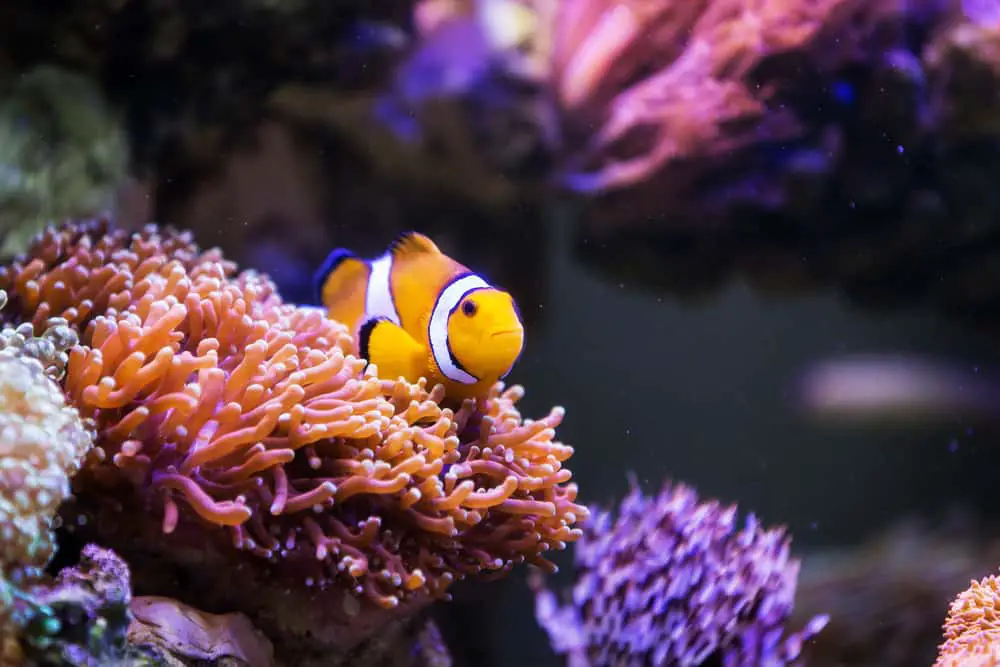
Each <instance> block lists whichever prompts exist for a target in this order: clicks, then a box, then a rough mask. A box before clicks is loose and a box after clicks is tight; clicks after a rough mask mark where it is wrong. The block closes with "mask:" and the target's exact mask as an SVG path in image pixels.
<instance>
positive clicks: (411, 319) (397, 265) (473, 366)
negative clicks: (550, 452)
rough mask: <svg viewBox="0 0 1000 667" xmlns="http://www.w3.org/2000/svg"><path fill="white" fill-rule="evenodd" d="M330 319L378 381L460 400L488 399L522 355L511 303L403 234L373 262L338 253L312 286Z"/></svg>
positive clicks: (421, 239)
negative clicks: (438, 390)
mask: <svg viewBox="0 0 1000 667" xmlns="http://www.w3.org/2000/svg"><path fill="white" fill-rule="evenodd" d="M315 285H316V290H317V292H318V297H319V301H320V302H321V303H322V304H323V306H324V307H325V308H326V309H327V313H328V315H329V316H330V317H331V318H333V319H335V320H338V321H340V322H343V323H344V324H346V325H347V326H348V327H349V328H350V330H351V332H352V333H353V334H354V337H355V341H356V345H357V352H358V354H359V355H360V356H361V357H362V358H363V359H365V360H367V361H368V362H369V363H372V364H375V366H376V367H377V369H378V374H379V377H382V378H392V379H395V378H399V377H402V378H404V379H406V380H407V381H409V382H416V381H417V380H418V379H419V378H421V377H426V378H427V380H428V381H429V386H434V385H435V384H438V383H440V384H442V385H444V388H445V395H446V396H448V397H449V398H453V399H456V400H462V399H465V398H478V397H481V396H483V395H485V394H486V393H487V392H488V391H489V389H490V388H491V387H492V386H493V385H494V384H496V382H497V381H498V380H501V379H503V378H504V377H506V376H507V374H508V373H509V372H510V370H511V368H513V366H514V364H515V363H516V362H517V360H518V358H519V357H520V356H521V350H522V349H523V347H524V326H523V324H522V323H521V316H520V313H519V312H518V309H517V305H516V304H515V303H514V298H513V297H512V296H511V295H510V294H509V293H508V292H505V291H503V290H501V289H498V288H496V287H494V286H493V285H491V284H490V283H489V282H487V281H486V280H485V279H484V278H483V277H482V276H480V275H478V274H476V273H474V272H472V271H471V270H469V269H468V268H466V267H465V266H463V265H462V264H459V263H458V262H456V261H455V260H453V259H452V258H450V257H448V256H447V255H445V254H444V253H443V252H441V250H440V249H438V247H437V245H435V244H434V242H433V241H431V240H430V239H429V238H427V237H426V236H424V235H423V234H419V233H417V232H408V233H405V234H403V235H402V236H400V237H399V238H398V239H397V240H396V241H394V242H393V243H392V244H390V246H389V248H388V250H387V251H386V252H385V253H384V254H383V255H381V256H380V257H378V258H376V259H362V258H361V257H359V256H358V255H356V254H355V253H353V252H351V251H349V250H345V249H343V248H337V249H336V250H334V251H333V252H331V253H330V255H329V257H327V259H326V261H325V262H324V263H323V265H322V266H321V267H320V270H319V271H318V272H317V274H316V279H315Z"/></svg>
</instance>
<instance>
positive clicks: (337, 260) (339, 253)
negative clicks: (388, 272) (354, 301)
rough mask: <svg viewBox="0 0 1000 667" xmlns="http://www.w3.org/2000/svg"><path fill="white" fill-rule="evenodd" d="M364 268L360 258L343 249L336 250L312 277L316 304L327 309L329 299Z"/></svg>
mask: <svg viewBox="0 0 1000 667" xmlns="http://www.w3.org/2000/svg"><path fill="white" fill-rule="evenodd" d="M364 267H365V263H364V261H363V260H362V259H361V258H360V257H358V256H357V255H355V254H354V253H353V252H351V251H350V250H346V249H344V248H337V249H336V250H334V251H333V252H331V253H330V254H329V255H327V257H326V259H325V260H324V261H323V264H322V265H320V267H319V269H318V270H317V271H316V275H315V276H314V277H313V291H314V296H315V299H316V301H317V303H319V304H321V305H324V306H327V307H329V305H330V304H329V303H328V301H329V299H330V297H331V296H332V295H335V294H337V293H338V292H339V291H340V288H341V287H342V286H343V285H344V284H345V283H346V282H347V281H348V280H350V279H351V278H353V277H354V276H355V274H356V272H357V271H359V270H363V269H364Z"/></svg>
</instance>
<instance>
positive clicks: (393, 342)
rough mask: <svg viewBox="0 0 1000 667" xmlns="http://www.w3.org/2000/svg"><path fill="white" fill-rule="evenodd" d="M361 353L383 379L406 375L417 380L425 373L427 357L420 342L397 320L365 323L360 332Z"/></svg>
mask: <svg viewBox="0 0 1000 667" xmlns="http://www.w3.org/2000/svg"><path fill="white" fill-rule="evenodd" d="M358 349H359V351H360V353H361V356H362V357H363V358H364V359H367V360H368V362H369V363H373V364H375V365H376V366H377V367H378V376H379V377H380V378H383V379H387V380H389V379H392V380H395V379H396V378H399V377H403V378H406V379H407V380H408V381H410V382H416V381H417V380H418V379H419V378H420V376H421V375H422V374H423V370H424V369H423V364H422V361H423V359H424V358H425V357H426V355H425V354H424V351H423V348H422V347H421V346H420V343H418V342H417V341H415V340H413V337H412V336H410V334H408V333H406V331H405V330H404V329H403V328H402V327H400V326H399V325H398V324H396V323H395V322H392V321H390V320H387V319H384V318H373V319H371V320H368V321H367V322H365V323H364V324H362V325H361V329H360V331H359V332H358Z"/></svg>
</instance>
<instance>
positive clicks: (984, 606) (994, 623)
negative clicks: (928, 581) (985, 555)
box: [934, 576, 1000, 667]
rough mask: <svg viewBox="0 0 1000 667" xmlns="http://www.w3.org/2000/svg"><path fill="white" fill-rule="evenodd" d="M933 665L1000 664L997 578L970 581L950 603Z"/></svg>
mask: <svg viewBox="0 0 1000 667" xmlns="http://www.w3.org/2000/svg"><path fill="white" fill-rule="evenodd" d="M944 637H945V641H944V643H943V644H941V648H940V650H939V652H938V659H937V662H935V663H934V667H997V666H998V665H1000V641H998V640H1000V579H998V578H997V577H995V576H991V577H986V578H985V579H983V580H982V581H973V582H971V585H970V586H969V588H968V589H967V590H965V591H963V592H962V593H960V594H959V596H958V597H957V598H955V600H954V602H952V603H951V608H950V609H949V610H948V618H947V619H946V620H945V622H944Z"/></svg>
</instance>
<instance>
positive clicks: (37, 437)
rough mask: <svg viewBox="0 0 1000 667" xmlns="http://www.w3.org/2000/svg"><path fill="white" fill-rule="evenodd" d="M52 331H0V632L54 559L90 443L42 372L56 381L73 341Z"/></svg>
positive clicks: (62, 332)
mask: <svg viewBox="0 0 1000 667" xmlns="http://www.w3.org/2000/svg"><path fill="white" fill-rule="evenodd" d="M2 294H3V292H0V295H2ZM52 324H53V323H51V322H46V323H44V325H48V328H47V333H46V334H45V336H44V337H42V338H34V337H25V335H24V334H25V333H26V332H20V333H18V332H14V331H12V330H11V329H9V328H5V329H3V330H2V331H0V346H2V347H3V349H0V630H2V629H3V628H4V626H5V624H6V623H7V622H10V621H11V620H13V621H14V622H15V623H18V622H21V621H22V620H23V618H21V617H20V613H19V609H20V606H19V605H18V604H15V598H16V597H17V596H18V591H19V589H20V588H21V587H23V586H24V585H27V584H28V583H30V581H31V580H33V579H34V578H36V577H37V576H39V575H40V573H41V570H42V569H43V568H44V567H45V566H46V564H47V563H48V562H49V559H50V558H51V557H52V554H53V552H54V549H55V545H54V541H53V536H52V527H53V521H54V519H55V515H56V511H57V510H58V508H59V505H60V503H62V502H63V501H64V500H65V499H66V498H67V497H68V496H69V493H70V485H69V480H70V477H71V476H72V475H73V474H74V473H75V472H76V471H77V470H78V469H79V467H80V465H81V463H82V461H83V458H84V456H85V455H86V454H87V453H88V452H89V451H90V448H91V445H92V443H93V440H92V435H91V432H90V430H89V429H88V427H87V425H85V424H84V422H83V421H82V420H81V419H80V416H79V414H78V413H77V411H76V410H75V409H73V408H72V407H69V406H67V405H66V401H65V399H64V397H63V393H62V391H61V390H60V388H59V387H58V386H57V385H56V383H55V382H54V381H53V380H52V379H51V378H50V377H47V375H46V366H45V364H49V365H48V369H49V371H50V372H51V373H52V374H53V375H58V373H59V366H60V363H61V361H62V355H63V354H64V353H65V352H64V350H65V346H66V345H68V344H69V343H70V342H72V340H73V339H72V336H70V335H68V333H67V332H66V331H65V330H64V325H62V324H58V323H57V324H55V326H52ZM44 325H43V328H44ZM11 616H13V618H10V617H11Z"/></svg>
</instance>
